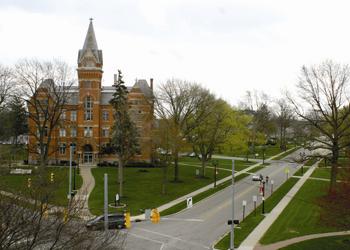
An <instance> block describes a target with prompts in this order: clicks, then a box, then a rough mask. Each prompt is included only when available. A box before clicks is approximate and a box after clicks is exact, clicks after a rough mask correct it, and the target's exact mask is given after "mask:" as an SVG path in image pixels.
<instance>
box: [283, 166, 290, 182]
mask: <svg viewBox="0 0 350 250" xmlns="http://www.w3.org/2000/svg"><path fill="white" fill-rule="evenodd" d="M284 172H285V173H286V175H287V180H288V178H289V168H286V170H285V171H284Z"/></svg>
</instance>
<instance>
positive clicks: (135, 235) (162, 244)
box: [128, 233, 165, 250]
mask: <svg viewBox="0 0 350 250" xmlns="http://www.w3.org/2000/svg"><path fill="white" fill-rule="evenodd" d="M128 234H129V235H132V236H134V237H136V238H140V239H143V240H148V241H153V242H155V243H158V244H161V246H160V249H159V250H162V249H163V247H164V246H165V243H164V242H162V241H159V240H152V239H150V238H146V237H143V236H141V235H137V234H133V233H128Z"/></svg>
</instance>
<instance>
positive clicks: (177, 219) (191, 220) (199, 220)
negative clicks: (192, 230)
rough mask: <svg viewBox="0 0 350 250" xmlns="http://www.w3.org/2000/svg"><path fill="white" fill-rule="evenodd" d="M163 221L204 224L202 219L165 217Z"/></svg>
mask: <svg viewBox="0 0 350 250" xmlns="http://www.w3.org/2000/svg"><path fill="white" fill-rule="evenodd" d="M161 220H173V221H188V222H203V221H204V220H202V219H181V218H166V217H163V218H161Z"/></svg>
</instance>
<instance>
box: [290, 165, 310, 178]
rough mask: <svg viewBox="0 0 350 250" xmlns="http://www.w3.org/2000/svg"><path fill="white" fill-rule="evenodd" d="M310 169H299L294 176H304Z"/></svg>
mask: <svg viewBox="0 0 350 250" xmlns="http://www.w3.org/2000/svg"><path fill="white" fill-rule="evenodd" d="M308 169H309V167H305V166H303V167H301V168H299V169H298V171H296V172H295V173H294V175H293V176H303V175H304V174H305V173H306V171H307V170H308Z"/></svg>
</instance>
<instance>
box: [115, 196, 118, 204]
mask: <svg viewBox="0 0 350 250" xmlns="http://www.w3.org/2000/svg"><path fill="white" fill-rule="evenodd" d="M118 205H119V194H116V195H115V206H118Z"/></svg>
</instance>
